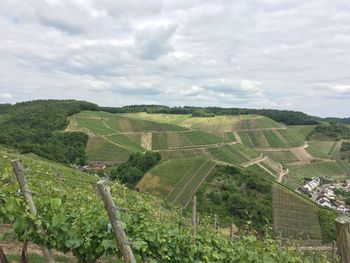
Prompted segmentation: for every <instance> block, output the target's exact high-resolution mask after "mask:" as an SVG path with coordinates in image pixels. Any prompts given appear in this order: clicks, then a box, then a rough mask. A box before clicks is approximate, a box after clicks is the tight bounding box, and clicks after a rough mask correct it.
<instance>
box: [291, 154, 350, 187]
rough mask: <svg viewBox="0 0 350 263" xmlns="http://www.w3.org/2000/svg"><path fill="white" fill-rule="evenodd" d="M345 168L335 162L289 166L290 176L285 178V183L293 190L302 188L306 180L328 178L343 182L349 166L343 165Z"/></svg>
mask: <svg viewBox="0 0 350 263" xmlns="http://www.w3.org/2000/svg"><path fill="white" fill-rule="evenodd" d="M343 165H344V167H345V168H341V167H340V166H339V165H338V163H337V162H335V161H325V162H315V163H311V164H305V165H287V167H288V169H289V174H287V175H286V176H284V183H285V184H287V185H288V186H290V187H292V188H293V189H295V188H296V186H298V185H299V186H300V185H302V184H303V182H304V178H312V177H320V176H328V177H331V178H333V179H337V180H339V179H340V180H341V179H342V178H345V175H346V172H345V171H344V169H345V170H346V169H347V167H348V165H347V164H343Z"/></svg>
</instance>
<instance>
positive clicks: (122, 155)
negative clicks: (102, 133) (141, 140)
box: [86, 137, 133, 162]
mask: <svg viewBox="0 0 350 263" xmlns="http://www.w3.org/2000/svg"><path fill="white" fill-rule="evenodd" d="M86 151H87V157H88V160H89V161H108V162H122V161H126V160H127V159H128V158H129V156H130V154H132V153H133V151H130V150H128V149H126V148H123V147H120V146H117V145H115V144H113V143H111V142H110V141H108V140H107V139H105V138H103V137H93V138H90V139H89V142H88V145H87V149H86Z"/></svg>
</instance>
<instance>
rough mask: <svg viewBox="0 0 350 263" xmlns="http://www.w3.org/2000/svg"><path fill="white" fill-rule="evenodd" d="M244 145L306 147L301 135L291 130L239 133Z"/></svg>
mask: <svg viewBox="0 0 350 263" xmlns="http://www.w3.org/2000/svg"><path fill="white" fill-rule="evenodd" d="M239 135H240V137H241V140H242V142H243V144H245V145H248V146H250V147H253V148H290V147H298V146H302V145H304V140H303V139H302V138H301V136H300V135H298V134H297V133H295V132H294V131H292V130H289V129H279V130H253V131H248V130H244V131H239Z"/></svg>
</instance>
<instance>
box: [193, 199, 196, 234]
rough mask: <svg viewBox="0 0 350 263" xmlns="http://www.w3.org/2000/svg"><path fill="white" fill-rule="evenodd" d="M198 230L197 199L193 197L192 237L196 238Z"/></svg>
mask: <svg viewBox="0 0 350 263" xmlns="http://www.w3.org/2000/svg"><path fill="white" fill-rule="evenodd" d="M196 229H197V197H196V196H195V195H194V196H193V201H192V236H193V237H196Z"/></svg>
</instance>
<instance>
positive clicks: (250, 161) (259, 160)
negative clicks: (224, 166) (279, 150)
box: [240, 154, 267, 168]
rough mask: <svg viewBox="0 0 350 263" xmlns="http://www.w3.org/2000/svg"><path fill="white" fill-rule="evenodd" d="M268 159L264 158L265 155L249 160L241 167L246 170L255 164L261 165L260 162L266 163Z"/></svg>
mask: <svg viewBox="0 0 350 263" xmlns="http://www.w3.org/2000/svg"><path fill="white" fill-rule="evenodd" d="M266 159H267V157H266V156H264V155H263V154H260V156H259V157H257V158H254V159H251V160H249V161H247V162H244V163H241V164H240V165H241V166H243V167H245V168H246V167H249V166H251V165H253V164H256V163H260V162H262V161H264V160H266Z"/></svg>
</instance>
